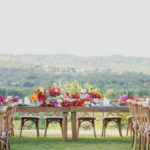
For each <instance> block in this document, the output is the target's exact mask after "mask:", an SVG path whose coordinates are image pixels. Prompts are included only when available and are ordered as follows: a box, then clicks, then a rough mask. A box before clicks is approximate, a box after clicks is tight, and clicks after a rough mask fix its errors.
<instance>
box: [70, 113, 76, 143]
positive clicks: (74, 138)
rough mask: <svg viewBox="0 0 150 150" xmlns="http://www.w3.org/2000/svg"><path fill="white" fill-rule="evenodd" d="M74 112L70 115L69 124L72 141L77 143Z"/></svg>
mask: <svg viewBox="0 0 150 150" xmlns="http://www.w3.org/2000/svg"><path fill="white" fill-rule="evenodd" d="M76 114H77V113H76V112H72V113H71V120H72V121H71V124H72V141H73V142H76V141H77V123H76V120H77V119H76Z"/></svg>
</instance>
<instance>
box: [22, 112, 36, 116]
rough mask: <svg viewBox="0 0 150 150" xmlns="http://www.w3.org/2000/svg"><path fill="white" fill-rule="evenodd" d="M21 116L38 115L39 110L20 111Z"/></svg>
mask: <svg viewBox="0 0 150 150" xmlns="http://www.w3.org/2000/svg"><path fill="white" fill-rule="evenodd" d="M22 116H39V112H22Z"/></svg>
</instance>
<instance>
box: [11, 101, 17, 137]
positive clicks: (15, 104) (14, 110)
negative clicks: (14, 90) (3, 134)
mask: <svg viewBox="0 0 150 150" xmlns="http://www.w3.org/2000/svg"><path fill="white" fill-rule="evenodd" d="M11 106H12V110H11V117H10V127H9V128H10V131H11V135H13V136H14V129H13V121H14V117H15V112H16V108H17V106H18V103H13V104H11Z"/></svg>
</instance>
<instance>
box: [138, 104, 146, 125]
mask: <svg viewBox="0 0 150 150" xmlns="http://www.w3.org/2000/svg"><path fill="white" fill-rule="evenodd" d="M137 122H138V124H139V126H141V127H142V126H143V122H144V109H143V103H142V102H138V103H137Z"/></svg>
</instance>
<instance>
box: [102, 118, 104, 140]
mask: <svg viewBox="0 0 150 150" xmlns="http://www.w3.org/2000/svg"><path fill="white" fill-rule="evenodd" d="M102 137H104V120H103V123H102Z"/></svg>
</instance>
